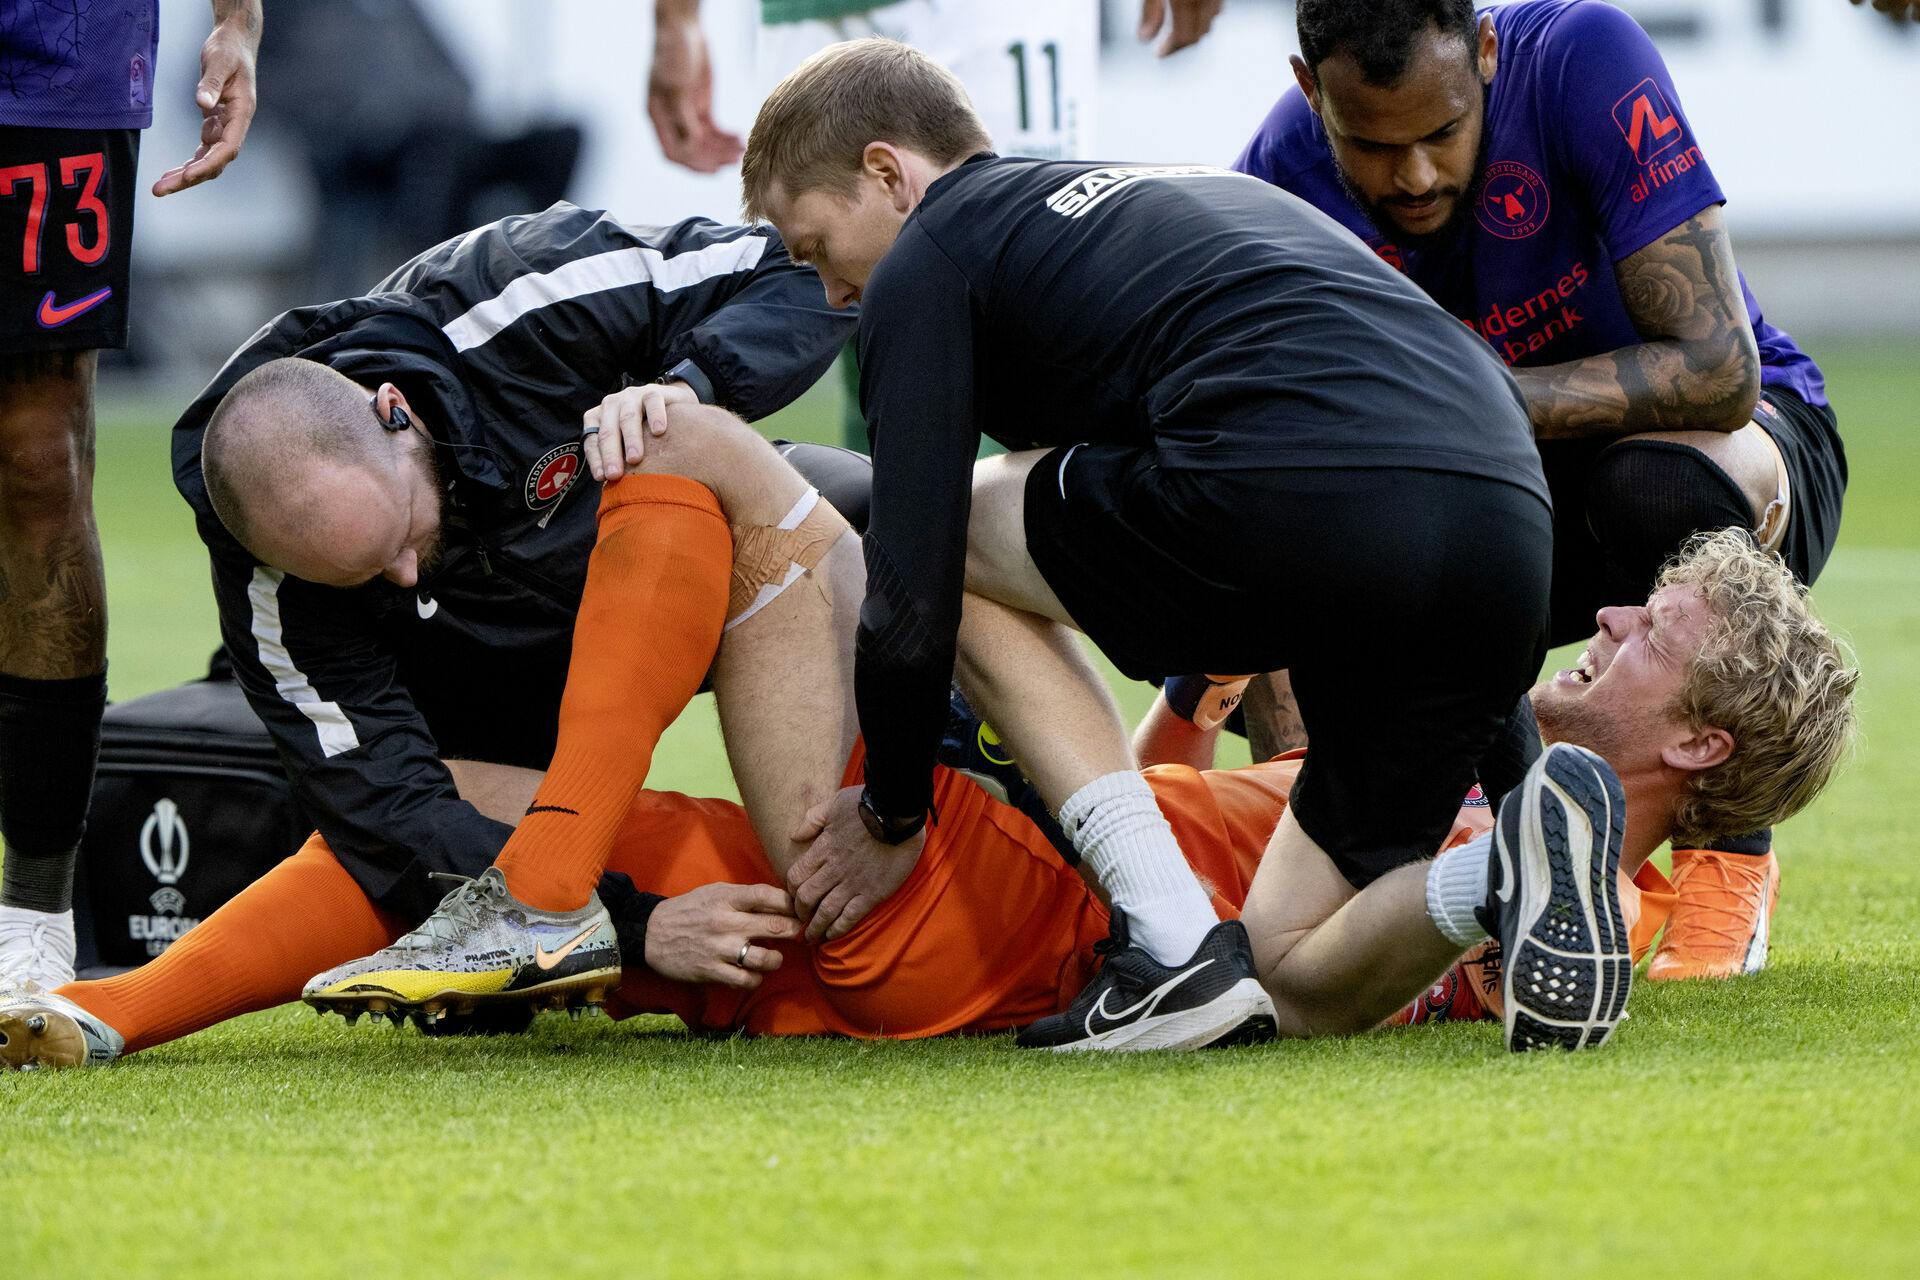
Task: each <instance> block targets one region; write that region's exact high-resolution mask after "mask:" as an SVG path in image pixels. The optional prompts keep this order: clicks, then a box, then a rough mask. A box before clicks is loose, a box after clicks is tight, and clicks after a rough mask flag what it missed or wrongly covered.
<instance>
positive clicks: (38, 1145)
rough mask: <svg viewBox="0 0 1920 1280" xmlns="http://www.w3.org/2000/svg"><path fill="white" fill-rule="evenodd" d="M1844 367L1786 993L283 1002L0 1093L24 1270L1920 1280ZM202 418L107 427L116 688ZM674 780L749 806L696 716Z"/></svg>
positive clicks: (1919, 1010) (1917, 1094)
mask: <svg viewBox="0 0 1920 1280" xmlns="http://www.w3.org/2000/svg"><path fill="white" fill-rule="evenodd" d="M1818 354H1819V355H1820V356H1821V357H1822V358H1823V362H1824V363H1825V365H1826V367H1827V369H1828V372H1829V375H1830V378H1831V381H1832V384H1833V387H1834V397H1835V401H1836V403H1837V405H1838V407H1839V411H1840V414H1841V427H1842V430H1843V431H1844V433H1845V434H1846V436H1847V439H1848V444H1849V449H1850V454H1851V461H1852V470H1853V487H1852V490H1851V492H1850V493H1849V495H1848V510H1847V518H1846V524H1845V528H1844V530H1843V533H1842V539H1841V545H1840V549H1839V551H1838V552H1837V553H1836V555H1835V557H1834V559H1833V562H1832V563H1831V565H1829V567H1828V569H1827V572H1826V575H1825V576H1824V577H1823V578H1822V580H1821V582H1820V585H1819V588H1818V589H1817V591H1816V598H1817V600H1818V602H1819V604H1820V606H1821V608H1822V611H1823V612H1824V613H1825V615H1826V616H1827V617H1828V618H1829V620H1830V621H1832V622H1833V623H1834V624H1836V625H1837V626H1838V627H1839V628H1840V629H1842V630H1843V631H1845V632H1846V633H1847V634H1848V635H1849V636H1850V637H1851V639H1852V640H1853V643H1854V644H1855V646H1856V647H1857V649H1858V652H1859V656H1860V661H1861V663H1862V665H1863V667H1864V668H1865V671H1866V680H1865V683H1864V686H1863V693H1862V698H1863V703H1864V709H1865V739H1864V743H1863V749H1862V751H1861V753H1860V757H1859V759H1858V760H1857V761H1856V763H1855V764H1854V766H1853V767H1852V769H1851V770H1850V771H1849V772H1848V773H1847V774H1846V775H1845V776H1844V777H1843V778H1842V779H1841V781H1840V782H1839V783H1838V784H1836V786H1835V787H1834V788H1833V790H1832V791H1831V793H1830V794H1829V795H1827V796H1826V797H1825V798H1824V799H1823V800H1822V801H1821V802H1820V803H1819V804H1818V805H1816V806H1815V808H1814V809H1813V810H1812V811H1811V812H1810V813H1808V814H1806V815H1803V816H1802V817H1801V818H1799V819H1797V820H1795V821H1794V822H1793V823H1791V824H1790V825H1789V826H1788V827H1787V828H1786V830H1785V833H1784V834H1783V836H1782V840H1781V846H1782V858H1783V863H1784V868H1785V880H1784V891H1783V900H1782V902H1781V905H1780V909H1779V913H1778V915H1777V916H1776V918H1775V924H1774V934H1775V941H1774V949H1773V962H1772V965H1771V967H1770V968H1769V969H1768V970H1767V971H1766V972H1765V973H1763V974H1761V975H1759V976H1757V977H1754V978H1750V979H1745V980H1742V981H1739V982H1735V983H1730V984H1698V985H1682V986H1677V987H1676V986H1671V985H1668V986H1654V985H1652V984H1641V986H1640V987H1639V989H1638V990H1637V991H1636V992H1635V994H1634V998H1633V1016H1632V1018H1631V1020H1630V1021H1629V1022H1628V1023H1627V1024H1626V1025H1625V1026H1623V1027H1622V1028H1621V1030H1620V1031H1619V1032H1618V1033H1617V1034H1616V1036H1615V1038H1614V1041H1613V1043H1612V1044H1611V1045H1609V1047H1608V1048H1606V1049H1605V1050H1603V1051H1601V1052H1598V1053H1593V1054H1585V1055H1580V1056H1578V1057H1564V1056H1560V1055H1554V1056H1551V1057H1549V1056H1547V1055H1535V1056H1531V1057H1527V1058H1513V1057H1509V1056H1508V1055H1507V1054H1505V1053H1504V1052H1502V1051H1501V1050H1500V1046H1499V1032H1498V1029H1497V1028H1496V1027H1493V1026H1484V1025H1483V1026H1470V1027H1446V1026H1442V1027H1437V1028H1413V1029H1408V1030H1403V1031H1396V1032H1388V1033H1380V1034H1375V1035H1371V1036H1365V1037H1360V1038H1357V1039H1353V1040H1346V1041H1336V1042H1320V1043H1311V1044H1276V1045H1270V1046H1264V1047H1261V1048H1256V1049H1251V1050H1242V1051H1235V1052H1230V1053H1218V1054H1210V1055H1205V1056H1201V1057H1177V1058H1171V1057H1154V1056H1147V1057H1132V1058H1078V1059H1071V1060H1062V1059H1055V1058H1047V1057H1035V1056H1031V1055H1027V1054H1022V1053H1019V1052H1017V1051H1016V1050H1014V1048H1013V1047H1012V1044H1011V1040H1010V1038H1008V1037H992V1038H985V1039H977V1040H947V1041H938V1042H924V1043H919V1044H853V1043H843V1042H832V1041H827V1042H792V1041H789V1042H779V1041H745V1040H708V1039H698V1038H694V1037H690V1036H688V1035H687V1034H686V1033H685V1032H684V1031H682V1030H681V1029H680V1028H679V1024H678V1023H676V1022H673V1021H672V1020H671V1019H645V1020H640V1021H638V1022H631V1023H625V1024H621V1025H619V1026H609V1025H606V1024H593V1023H582V1024H577V1025H576V1024H569V1023H566V1022H560V1021H555V1020H553V1019H547V1020H543V1022H541V1023H540V1024H538V1025H537V1027H536V1029H535V1031H534V1033H533V1034H531V1035H529V1036H527V1037H521V1038H507V1039H499V1040H492V1041H482V1042H464V1043H448V1042H437V1041H428V1040H425V1039H423V1038H421V1037H420V1036H418V1035H415V1034H414V1033H412V1032H411V1031H406V1032H394V1031H391V1030H389V1029H386V1028H384V1027H382V1028H380V1029H376V1030H369V1029H368V1028H367V1027H366V1026H365V1025H364V1024H363V1025H362V1026H361V1027H359V1028H357V1029H349V1028H347V1027H345V1026H344V1025H343V1024H342V1023H341V1022H340V1021H339V1020H337V1019H328V1020H326V1021H324V1022H320V1021H316V1020H315V1019H314V1018H313V1017H312V1016H311V1015H310V1014H307V1013H305V1012H304V1011H302V1010H297V1009H282V1010H276V1011H272V1012H268V1013H263V1014H258V1015H255V1016H253V1017H251V1018H247V1019H243V1020H241V1021H239V1022H236V1023H232V1024H229V1025H227V1026H224V1027H221V1028H218V1029H216V1030H213V1031H211V1032H208V1033H206V1034H203V1035H200V1036H197V1037H193V1038H191V1039H189V1040H186V1041H183V1042H180V1043H178V1044H175V1045H170V1046H167V1047H164V1048H161V1049H158V1050H155V1051H153V1052H150V1053H147V1054H142V1055H140V1056H138V1057H136V1058H133V1059H130V1060H128V1061H126V1062H124V1063H122V1064H119V1065H117V1066H115V1067H113V1068H112V1069H110V1070H105V1071H80V1072H69V1073H64V1074H59V1075H40V1076H24V1077H22V1076H5V1077H0V1117H3V1118H4V1124H5V1129H4V1133H5V1148H4V1151H5V1154H4V1156H3V1157H0V1206H4V1209H3V1210H0V1213H4V1222H5V1223H6V1226H7V1228H8V1230H7V1232H6V1236H7V1241H6V1244H7V1247H6V1248H5V1249H4V1250H3V1251H0V1257H4V1258H5V1264H4V1267H3V1268H0V1275H5V1276H9V1277H11V1276H15V1275H18V1276H21V1277H27V1276H44V1277H54V1276H59V1277H66V1276H75V1277H78V1276H100V1275H129V1276H164V1277H172V1276H195V1277H199V1276H341V1275H355V1276H387V1275H459V1276H463V1277H495V1276H499V1277H506V1276H523V1275H526V1276H565V1277H573V1276H628V1275H635V1274H660V1275H673V1276H681V1275H698V1274H714V1275H740V1274H774V1275H783V1274H784V1275H795V1276H835V1277H838V1276H846V1275H869V1274H897V1275H949V1274H981V1275H1007V1274H1022V1273H1031V1274H1041V1275H1054V1274H1068V1273H1083V1274H1102V1275H1162V1274H1180V1275H1200V1274H1219V1273H1257V1274H1276V1273H1277V1274H1290V1273H1300V1274H1321V1273H1324V1274H1330V1275H1339V1276H1399V1275H1420V1276H1506V1275H1517V1274H1543V1275H1544V1274H1552V1275H1555V1276H1586V1275H1600V1274H1620V1273H1637V1274H1642V1275H1684V1276H1688V1277H1693V1276H1722V1275H1724V1276H1735V1277H1742V1278H1743V1280H1753V1278H1754V1277H1762V1276H1779V1275H1795V1276H1800V1275H1827V1274H1831V1275H1844V1276H1861V1275H1864V1276H1881V1275H1886V1276H1893V1275H1913V1274H1916V1273H1920V1242H1916V1233H1917V1232H1920V1207H1917V1205H1920V940H1916V938H1917V935H1920V871H1917V870H1916V868H1915V864H1914V860H1913V857H1912V854H1913V847H1914V842H1915V832H1916V830H1920V799H1916V788H1915V786H1914V784H1913V781H1912V779H1913V775H1914V768H1915V765H1916V763H1920V718H1917V717H1916V714H1915V713H1916V711H1920V641H1916V638H1915V637H1916V636H1917V635H1920V530H1916V528H1915V519H1914V516H1915V510H1916V506H1917V505H1920V499H1916V497H1915V495H1916V493H1920V434H1917V433H1916V432H1915V431H1914V429H1913V416H1914V406H1915V405H1920V364H1917V363H1916V362H1915V360H1914V358H1913V354H1912V351H1911V349H1907V350H1904V351H1898V350H1880V351H1875V350H1866V349H1859V350H1842V351H1821V352H1819V353H1818ZM175 407H176V406H172V405H149V406H144V407H143V408H142V410H141V411H140V412H138V413H135V414H131V415H127V416H126V417H125V418H124V419H123V420H121V419H116V420H110V421H107V422H105V423H103V430H102V438H101V456H100V481H99V506H100V512H101V525H102V529H103V534H104V537H105V540H106V545H107V558H108V572H109V581H110V587H111V596H112V607H113V611H114V613H113V617H114V638H113V645H112V663H113V667H112V671H113V685H114V691H115V694H116V696H118V697H128V696H132V695H134V694H137V693H140V692H144V691H147V690H150V689H154V688H159V687H162V686H164V685H167V684H171V683H174V682H176V681H178V680H181V679H185V678H188V677H190V676H192V675H194V674H197V672H198V670H199V669H200V668H202V667H203V665H204V660H205V655H206V653H207V651H208V650H210V649H211V648H212V646H213V643H214V628H213V622H212V607H211V600H210V596H209V592H208V588H207V585H206V581H207V580H206V568H205V563H204V560H203V559H202V558H201V555H200V552H199V549H198V545H197V543H196V541H195V539H194V535H193V530H192V525H191V521H190V520H189V519H188V518H187V516H186V510H185V507H184V505H183V504H181V503H180V502H179V500H178V499H177V498H176V497H175V496H174V495H173V494H172V492H171V488H170V484H169V482H168V479H167V466H166V441H165V438H164V437H165V430H164V427H163V425H162V424H161V421H160V420H161V419H162V418H164V416H165V415H166V413H168V412H170V411H172V409H174V408H175ZM831 412H832V406H831V405H830V404H827V403H826V402H824V401H815V402H811V403H803V405H801V406H799V407H797V408H796V410H794V411H791V413H792V414H793V416H792V417H790V418H789V419H788V420H787V422H786V423H784V424H783V426H782V429H784V430H786V431H788V432H789V433H793V434H807V435H816V436H817V435H825V434H830V432H831V426H830V421H831ZM1413 642H1417V638H1410V643H1413ZM1125 696H1128V697H1131V698H1132V699H1133V700H1132V702H1131V703H1130V706H1131V708H1132V709H1134V710H1138V709H1139V708H1140V707H1141V706H1142V705H1144V701H1145V699H1144V697H1143V696H1136V695H1134V694H1133V693H1132V692H1131V691H1128V692H1127V694H1126V695H1125ZM655 777H656V782H657V784H658V785H663V786H672V787H677V788H682V789H690V790H694V791H699V792H706V793H709V794H714V793H724V792H726V791H727V790H729V788H728V785H727V783H726V782H725V779H724V770H723V767H722V765H721V756H720V752H719V746H718V740H717V735H716V733H715V731H714V729H713V725H712V714H711V710H710V708H709V707H708V706H706V705H697V706H696V708H695V710H694V712H693V713H692V714H691V715H690V716H689V717H688V719H687V721H686V722H685V723H683V724H682V725H681V726H678V727H677V728H676V730H675V732H674V734H673V735H672V736H671V737H670V739H669V741H668V744H667V745H666V747H665V748H664V749H663V751H662V752H661V753H660V756H659V766H658V768H657V769H656V774H655Z"/></svg>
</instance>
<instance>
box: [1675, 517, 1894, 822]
mask: <svg viewBox="0 0 1920 1280" xmlns="http://www.w3.org/2000/svg"><path fill="white" fill-rule="evenodd" d="M1658 587H1660V588H1664V587H1691V588H1693V589H1695V590H1697V591H1698V592H1700V594H1701V595H1702V596H1703V597H1705V599H1706V602H1707V606H1708V608H1709V609H1710V610H1711V611H1712V614H1713V618H1714V621H1713V624H1712V626H1711V628H1710V629H1709V631H1708V634H1707V637H1706V639H1705V640H1704V641H1703V642H1702V644H1701V646H1700V652H1699V653H1698V654H1696V655H1695V657H1694V660H1693V663H1692V666H1691V668H1690V669H1689V670H1688V672H1687V680H1686V685H1685V687H1684V688H1683V689H1682V690H1681V693H1680V707H1679V712H1680V714H1681V715H1682V716H1683V717H1684V718H1685V719H1686V720H1687V722H1688V723H1689V724H1690V725H1691V726H1692V727H1693V728H1694V729H1696V730H1699V729H1704V728H1707V727H1709V726H1712V727H1715V728H1720V729H1725V730H1726V731H1727V732H1728V733H1730V734H1732V735H1733V743H1734V746H1733V754H1732V755H1730V756H1729V757H1728V758H1727V760H1726V761H1725V762H1724V763H1722V764H1719V765H1716V766H1715V767H1713V768H1711V769H1704V770H1701V771H1700V772H1699V773H1697V774H1695V775H1694V776H1693V778H1692V781H1691V783H1690V784H1689V786H1688V789H1687V793H1686V794H1685V795H1684V796H1683V797H1682V798H1681V802H1680V808H1679V811H1678V812H1677V813H1676V814H1675V816H1674V838H1675V843H1676V844H1682V843H1699V842H1702V841H1707V840H1715V839H1726V838H1728V837H1731V836H1738V835H1745V834H1747V833H1749V832H1753V831H1759V830H1761V829H1762V828H1765V827H1769V826H1772V825H1774V824H1775V823H1778V822H1782V821H1784V820H1785V819H1787V818H1789V817H1791V816H1792V815H1793V814H1796V813H1798V812H1799V811H1800V810H1801V809H1803V808H1805V807H1806V806H1807V804H1808V803H1809V802H1810V801H1811V800H1812V799H1813V798H1814V797H1815V796H1816V795H1819V794H1820V790H1821V788H1823V787H1825V786H1826V785H1827V783H1828V781H1829V780H1830V779H1831V778H1832V777H1833V775H1834V772H1835V770H1837V769H1838V768H1839V766H1840V764H1841V762H1842V761H1843V760H1845V759H1846V758H1847V756H1848V754H1849V753H1850V751H1851V750H1852V746H1853V741H1854V734H1855V731H1856V719H1855V713H1854V706H1853V691H1854V687H1855V686H1856V685H1857V684H1858V683H1859V681H1860V673H1859V671H1858V670H1856V669H1855V668H1854V667H1853V666H1852V665H1850V663H1849V662H1848V660H1847V655H1846V654H1845V652H1844V651H1843V650H1842V647H1841V645H1840V642H1839V641H1838V640H1836V639H1835V638H1834V636H1833V633H1832V632H1830V631H1828V630H1827V628H1826V627H1825V626H1824V625H1823V624H1822V623H1821V621H1820V620H1819V619H1818V618H1817V617H1815V616H1814V614H1813V610H1812V608H1811V607H1810V606H1809V605H1808V603H1807V589H1806V588H1805V587H1804V586H1802V585H1801V584H1800V583H1799V582H1797V581H1796V580H1795V579H1794V577H1793V574H1792V573H1791V572H1789V571H1788V569H1787V566H1786V565H1785V564H1784V563H1782V562H1781V560H1780V558H1779V557H1778V556H1776V555H1773V554H1771V553H1770V552H1766V551H1762V550H1761V549H1760V548H1759V547H1757V546H1755V545H1754V542H1753V539H1752V538H1751V537H1749V536H1748V535H1747V534H1746V533H1745V532H1744V531H1742V530H1738V529H1722V530H1719V531H1717V532H1714V533H1703V534H1697V535H1695V536H1694V537H1693V538H1692V539H1690V540H1689V541H1688V542H1687V544H1686V545H1685V546H1684V547H1682V548H1681V549H1680V551H1679V553H1678V554H1677V555H1676V556H1675V557H1674V558H1673V559H1672V560H1670V561H1668V563H1667V565H1666V567H1665V568H1664V569H1662V570H1661V573H1660V581H1659V583H1658Z"/></svg>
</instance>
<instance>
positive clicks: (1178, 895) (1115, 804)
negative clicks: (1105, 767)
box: [1060, 769, 1220, 965]
mask: <svg viewBox="0 0 1920 1280" xmlns="http://www.w3.org/2000/svg"><path fill="white" fill-rule="evenodd" d="M1060 829H1061V830H1062V831H1064V832H1066V835H1067V839H1069V840H1071V841H1072V842H1073V847H1074V848H1075V849H1077V850H1079V852H1080V858H1081V861H1083V862H1084V863H1086V865H1087V869H1088V870H1089V871H1091V872H1093V875H1094V878H1095V879H1096V880H1098V881H1099V882H1100V887H1101V888H1103V889H1105V890H1106V891H1107V896H1108V897H1109V898H1111V899H1112V900H1113V905H1114V906H1115V907H1116V908H1118V909H1119V910H1121V911H1124V912H1126V915H1127V931H1128V934H1129V936H1130V938H1131V939H1132V941H1133V942H1134V943H1136V944H1137V945H1139V946H1141V947H1143V948H1145V949H1146V952H1147V954H1148V955H1150V956H1152V957H1153V958H1154V959H1155V960H1158V961H1159V962H1160V963H1161V964H1169V965H1171V964H1179V963H1181V962H1182V961H1184V960H1186V959H1187V957H1189V956H1191V955H1192V954H1193V953H1194V951H1195V950H1197V949H1198V948H1199V946H1200V941H1201V939H1203V938H1205V937H1206V936H1207V932H1208V931H1209V930H1210V929H1212V928H1213V927H1214V926H1215V925H1217V924H1219V923H1220V917H1219V916H1217V915H1215V914H1214V911H1213V903H1212V902H1211V901H1210V900H1209V899H1208V898H1207V895H1206V891H1205V890H1203V889H1201V887H1200V881H1199V880H1198V879H1196V878H1195V876H1194V874H1193V868H1192V867H1190V866H1188V865H1187V860H1186V858H1185V856H1183V855H1182V854H1181V852H1180V846H1179V844H1178V843H1176V842H1175V840H1174V838H1173V828H1172V827H1171V826H1169V825H1168V824H1167V819H1166V815H1164V814H1162V813H1161V812H1160V806H1159V804H1158V803H1157V802H1156V801H1155V800H1154V798H1153V788H1151V787H1149V786H1148V785H1147V780H1146V779H1145V778H1143V777H1141V776H1140V775H1139V774H1138V773H1137V772H1135V771H1133V770H1131V769H1127V770H1122V771H1121V772H1119V773H1109V774H1107V775H1106V776H1105V777H1102V778H1095V779H1094V780H1093V781H1092V782H1089V783H1088V784H1087V785H1086V786H1084V787H1082V788H1080V789H1079V790H1078V791H1076V792H1074V793H1073V794H1072V795H1071V796H1069V797H1067V802H1066V803H1065V804H1063V805H1061V806H1060Z"/></svg>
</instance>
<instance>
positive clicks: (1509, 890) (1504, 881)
mask: <svg viewBox="0 0 1920 1280" xmlns="http://www.w3.org/2000/svg"><path fill="white" fill-rule="evenodd" d="M1512 799H1514V800H1515V801H1517V800H1518V799H1519V797H1518V796H1514V797H1512ZM1493 847H1494V848H1496V849H1498V850H1499V851H1500V890H1499V894H1498V897H1499V899H1500V904H1501V905H1502V906H1505V905H1506V904H1507V903H1509V902H1512V901H1513V889H1514V884H1513V858H1512V856H1511V855H1510V854H1508V853H1507V842H1506V841H1505V840H1503V839H1499V838H1497V837H1496V838H1495V840H1494V842H1493Z"/></svg>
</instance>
